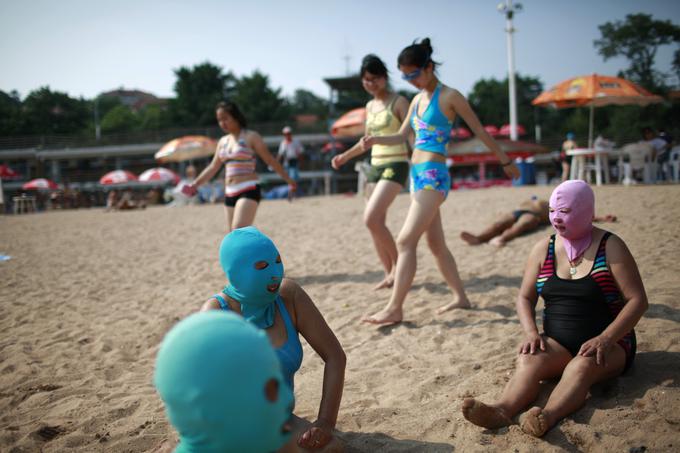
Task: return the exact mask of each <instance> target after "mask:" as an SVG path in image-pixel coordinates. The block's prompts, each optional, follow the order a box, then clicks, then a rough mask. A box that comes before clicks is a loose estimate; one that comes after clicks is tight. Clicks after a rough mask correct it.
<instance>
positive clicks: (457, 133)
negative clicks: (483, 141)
mask: <svg viewBox="0 0 680 453" xmlns="http://www.w3.org/2000/svg"><path fill="white" fill-rule="evenodd" d="M470 137H472V133H471V132H470V131H469V130H467V129H465V128H464V127H454V128H452V129H451V138H457V139H465V138H470Z"/></svg>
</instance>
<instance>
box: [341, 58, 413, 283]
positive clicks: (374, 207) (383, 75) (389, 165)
mask: <svg viewBox="0 0 680 453" xmlns="http://www.w3.org/2000/svg"><path fill="white" fill-rule="evenodd" d="M360 75H361V82H362V83H363V85H364V89H365V90H366V91H367V92H368V93H369V94H370V95H372V96H373V99H372V100H370V101H368V103H367V104H366V131H367V132H368V133H369V134H372V135H377V136H379V135H392V134H396V133H397V132H399V127H400V126H401V123H402V121H404V118H406V112H407V111H408V101H407V100H406V98H405V97H403V96H400V95H398V94H396V93H393V92H391V91H390V90H389V87H388V83H387V80H388V79H387V68H386V67H385V63H383V61H382V60H381V59H380V58H378V57H377V56H375V55H372V54H369V55H366V56H365V57H364V59H363V61H362V62H361V71H360ZM365 151H366V150H364V149H362V146H361V142H359V143H357V144H356V145H354V146H352V147H351V148H350V149H348V150H347V151H345V152H344V153H342V154H338V155H337V156H335V157H334V158H333V161H332V165H333V168H335V169H336V170H338V169H339V168H340V167H341V166H343V165H344V164H346V163H347V162H348V161H349V160H350V159H352V158H354V157H356V156H359V155H361V154H363V153H364V152H365ZM408 171H409V170H408V147H407V146H406V143H398V144H396V145H392V146H384V145H375V146H373V149H372V150H371V168H370V170H369V171H368V174H367V178H366V179H367V182H368V184H367V185H366V192H367V204H366V210H365V211H364V223H365V224H366V227H367V228H368V230H369V231H370V233H371V237H372V238H373V244H374V246H375V250H376V252H377V253H378V258H380V261H381V262H382V265H383V268H384V269H385V278H384V279H383V280H382V281H381V282H380V283H378V285H377V286H376V287H375V289H380V288H390V287H392V284H393V283H394V271H395V266H396V264H397V246H396V244H395V243H394V239H393V238H392V233H391V232H390V230H389V229H388V228H387V225H385V219H386V217H387V209H388V208H389V207H390V205H391V204H392V202H393V201H394V199H395V198H396V196H397V195H398V194H399V192H401V191H402V190H403V188H404V186H405V185H406V180H407V179H408Z"/></svg>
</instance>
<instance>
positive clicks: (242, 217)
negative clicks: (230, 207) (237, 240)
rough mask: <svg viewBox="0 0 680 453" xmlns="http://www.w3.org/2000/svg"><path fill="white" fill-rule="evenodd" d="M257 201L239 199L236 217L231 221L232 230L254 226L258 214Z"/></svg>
mask: <svg viewBox="0 0 680 453" xmlns="http://www.w3.org/2000/svg"><path fill="white" fill-rule="evenodd" d="M257 204H258V203H257V201H255V200H251V199H250V198H239V199H238V201H237V202H236V206H234V217H233V219H232V221H231V229H232V230H235V229H237V228H243V227H247V226H250V225H252V224H253V221H254V220H255V213H256V212H257Z"/></svg>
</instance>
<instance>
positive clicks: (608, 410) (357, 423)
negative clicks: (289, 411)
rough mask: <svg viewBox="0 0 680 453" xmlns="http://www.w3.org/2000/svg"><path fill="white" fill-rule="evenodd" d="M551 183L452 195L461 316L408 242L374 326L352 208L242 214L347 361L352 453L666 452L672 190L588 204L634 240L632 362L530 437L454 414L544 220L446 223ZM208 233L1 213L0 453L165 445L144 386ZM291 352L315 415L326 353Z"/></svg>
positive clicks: (343, 203) (508, 330) (490, 377)
mask: <svg viewBox="0 0 680 453" xmlns="http://www.w3.org/2000/svg"><path fill="white" fill-rule="evenodd" d="M550 191H551V187H547V186H546V187H524V188H492V189H480V190H472V191H462V192H454V193H452V194H451V195H450V197H449V199H448V200H447V201H446V203H445V204H444V205H443V207H442V218H443V220H444V229H445V233H446V237H447V241H448V244H449V246H450V248H451V250H452V251H453V254H454V256H455V257H456V259H457V262H458V266H459V269H460V272H461V276H462V278H463V281H464V283H465V287H466V289H467V291H468V294H469V296H470V298H471V300H472V303H473V304H474V308H473V309H471V310H467V311H461V310H457V311H453V312H449V313H446V314H444V315H441V316H437V315H436V313H435V310H436V308H437V307H439V306H441V305H443V304H445V303H447V302H448V301H449V300H450V297H451V296H450V293H449V291H448V289H447V287H446V285H445V284H444V282H443V280H442V278H441V276H440V274H439V272H438V270H437V268H436V265H435V262H434V260H433V259H432V257H431V256H430V254H429V251H428V249H427V246H426V243H425V241H424V240H423V241H421V244H420V246H419V249H418V259H419V265H418V272H417V274H416V278H415V281H414V286H413V289H412V290H411V292H410V293H409V295H408V298H407V301H406V305H405V314H406V322H404V323H402V324H400V325H397V326H392V327H383V328H376V327H373V326H367V325H362V324H360V322H359V320H360V318H361V317H362V316H363V315H365V314H367V313H372V312H374V311H376V310H378V309H379V308H381V307H382V306H383V304H384V303H385V302H386V301H387V298H388V296H389V291H385V290H383V291H377V292H375V291H373V290H372V287H373V286H374V285H375V284H376V283H377V282H378V281H379V280H380V279H381V277H382V272H381V270H380V268H379V264H378V259H377V256H376V255H375V253H374V251H373V248H372V245H371V242H370V238H369V234H368V231H367V230H366V228H365V227H364V225H363V223H362V211H363V200H362V199H361V198H360V197H356V196H354V197H351V196H343V195H338V196H333V197H318V198H307V199H300V200H297V201H295V202H294V203H292V204H289V203H287V202H286V201H266V202H263V203H262V205H261V207H260V210H259V212H258V215H257V219H256V225H257V226H258V227H259V228H260V229H262V230H263V231H264V232H265V233H267V234H269V235H270V236H271V237H272V238H273V239H274V241H275V242H276V244H277V245H278V247H279V249H280V251H281V254H282V256H283V259H284V263H285V265H286V272H287V275H288V276H289V277H291V278H293V279H295V280H297V281H298V282H299V283H301V284H302V285H303V287H304V288H305V290H306V291H307V292H308V293H309V294H310V295H311V297H312V299H313V300H314V301H315V302H316V304H317V306H318V307H319V308H320V310H321V312H322V313H323V314H324V316H325V318H326V320H327V321H328V323H329V324H330V326H331V327H332V328H333V330H334V331H335V333H336V335H337V336H338V338H339V340H340V342H341V343H342V345H343V347H344V349H345V351H346V353H347V357H348V362H347V373H346V382H345V393H344V397H343V400H342V406H341V409H340V414H339V419H338V425H337V428H338V436H339V437H340V438H341V439H342V440H343V441H344V442H345V444H346V445H347V450H348V451H356V452H393V451H409V452H451V451H463V452H474V451H499V452H507V451H518V452H529V451H537V450H540V451H629V450H630V449H631V448H641V447H643V446H644V447H646V449H647V451H672V450H675V451H678V450H680V389H679V386H680V342H679V340H680V301H679V299H680V298H679V296H680V278H678V275H680V264H679V263H678V258H677V253H678V251H680V239H678V238H679V237H680V222H679V220H680V203H678V199H680V186H668V185H667V186H653V187H644V186H637V187H621V186H610V187H602V188H596V189H595V192H596V200H597V212H598V213H600V214H604V213H613V214H616V215H617V216H618V217H619V221H618V222H617V223H614V224H607V225H606V227H607V228H608V229H610V230H611V231H613V232H615V233H617V234H618V235H620V236H621V237H622V238H623V239H624V241H625V242H626V243H627V245H628V247H629V248H630V249H631V251H632V253H633V255H634V256H635V258H636V260H637V263H638V266H639V268H640V272H641V274H642V278H643V281H644V284H645V287H646V290H647V294H648V296H649V302H650V305H649V310H648V311H647V313H646V315H645V316H644V318H643V319H642V320H641V321H640V323H639V325H638V327H637V335H638V351H639V352H638V356H637V359H636V364H635V366H634V368H633V369H632V370H631V372H629V373H628V374H627V375H625V376H623V377H620V378H618V379H616V380H613V381H611V382H609V383H606V384H602V385H598V386H596V387H595V388H594V389H593V391H592V396H591V399H590V400H589V401H588V403H587V405H586V406H585V407H584V408H583V409H581V410H579V411H577V412H576V413H574V414H573V415H572V416H570V417H568V418H566V419H565V420H563V421H562V422H561V423H560V424H559V425H558V426H557V427H556V428H555V429H553V430H551V431H550V432H549V433H548V434H547V435H546V436H545V437H544V438H543V439H534V438H530V437H528V436H527V435H525V434H523V433H522V432H521V430H520V429H519V427H518V426H517V425H513V426H510V427H509V428H503V429H500V430H497V431H491V430H484V429H482V428H479V427H476V426H473V425H471V424H470V423H468V422H466V421H465V420H464V419H463V417H462V415H461V412H460V404H461V401H462V399H463V398H465V397H468V396H475V397H479V398H480V399H482V400H483V401H492V400H493V399H494V398H496V397H497V396H498V395H499V394H500V392H501V390H502V387H503V385H504V384H505V382H506V381H507V380H508V377H509V374H510V373H511V372H512V370H513V363H514V358H515V355H516V347H517V344H518V342H519V341H520V339H521V330H520V326H519V323H518V321H517V317H516V315H515V309H514V303H515V297H516V295H517V292H518V288H519V285H520V281H521V277H522V272H523V266H524V262H525V259H526V255H527V253H528V251H529V249H530V248H531V246H532V245H533V244H534V243H535V242H536V241H537V240H538V239H539V238H541V237H545V236H546V235H549V234H550V230H549V229H547V228H546V229H543V230H541V231H538V232H535V233H533V234H530V235H528V236H524V237H521V238H519V239H517V240H515V241H513V242H512V243H510V244H509V245H508V246H507V247H505V248H503V249H500V250H497V249H495V248H494V247H493V246H490V245H483V246H479V247H470V246H467V245H465V244H464V243H463V241H462V240H460V238H459V233H460V231H461V230H463V229H469V230H472V231H475V230H477V229H478V228H479V226H480V225H482V224H486V223H488V222H490V221H491V220H492V219H493V218H494V215H495V214H496V213H498V212H500V211H503V210H507V209H512V208H513V207H514V206H515V205H516V204H518V203H519V202H520V201H521V200H523V199H525V198H528V197H529V196H530V195H532V194H536V195H538V196H541V197H545V198H547V197H548V196H549V194H550ZM408 203H409V199H408V195H406V194H402V195H400V196H399V197H398V198H397V200H396V202H395V204H394V205H393V208H392V210H391V211H390V213H389V216H388V225H389V227H390V228H391V229H392V231H393V232H394V233H395V234H396V232H397V231H398V229H399V227H400V226H401V223H402V222H403V219H404V216H405V214H406V210H407V208H408ZM222 234H223V213H222V207H221V206H220V205H207V206H189V207H183V208H165V207H155V208H154V207H152V208H149V209H147V210H145V211H138V212H136V211H131V212H113V213H105V212H104V211H103V210H100V209H92V210H80V211H53V212H49V213H41V214H31V215H23V216H2V217H0V254H4V255H11V256H12V259H11V260H9V261H5V262H0V331H1V332H2V333H1V334H0V335H1V336H0V392H1V393H0V451H2V452H36V451H44V452H63V451H76V452H93V451H104V452H143V451H151V450H153V449H154V448H156V447H157V446H158V445H159V444H161V443H162V442H163V441H164V440H166V439H173V438H174V432H173V430H172V427H171V426H170V425H169V424H168V422H167V421H166V419H165V416H164V412H163V407H162V404H161V402H160V400H159V398H158V396H157V395H156V393H155V391H154V389H153V386H152V384H151V378H152V373H153V366H154V358H155V355H156V352H157V350H158V345H159V342H160V341H161V339H162V338H163V335H164V334H165V333H166V332H167V331H168V329H169V328H170V327H171V326H172V325H173V324H174V323H176V322H177V321H178V320H179V319H181V318H182V317H184V316H186V315H187V314H189V313H191V312H192V311H194V310H196V309H198V307H199V306H200V304H201V303H202V301H204V300H205V299H206V298H207V297H209V296H210V295H211V294H213V293H214V292H215V291H217V290H218V289H220V288H221V287H222V286H223V284H224V279H223V276H222V272H221V270H220V267H219V263H218V260H217V248H218V245H219V242H220V240H221V238H222ZM540 306H541V303H539V307H540ZM303 344H304V348H305V359H304V362H303V364H302V368H301V370H300V372H299V373H298V375H297V377H296V398H297V409H296V412H297V414H298V415H300V416H302V417H306V418H308V419H314V416H315V415H316V411H317V409H318V402H319V397H320V392H321V379H322V372H323V362H322V361H321V359H320V358H319V357H318V356H316V354H315V353H314V351H312V350H311V348H309V346H308V345H307V344H306V343H304V341H303ZM553 385H554V383H546V384H545V386H544V389H543V390H542V392H541V396H540V397H539V401H541V400H545V397H546V395H547V393H548V391H549V390H550V389H551V388H552V387H553ZM638 451H642V450H638Z"/></svg>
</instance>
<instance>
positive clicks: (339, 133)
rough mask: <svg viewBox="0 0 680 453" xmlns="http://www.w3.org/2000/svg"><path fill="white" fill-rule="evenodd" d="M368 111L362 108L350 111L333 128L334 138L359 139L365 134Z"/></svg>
mask: <svg viewBox="0 0 680 453" xmlns="http://www.w3.org/2000/svg"><path fill="white" fill-rule="evenodd" d="M365 125H366V109H365V108H364V107H360V108H358V109H353V110H350V111H349V112H347V113H345V114H343V115H342V116H341V117H340V118H338V119H337V120H336V121H335V122H334V123H333V125H332V126H331V135H332V136H333V137H358V136H360V135H363V134H364V131H365Z"/></svg>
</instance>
